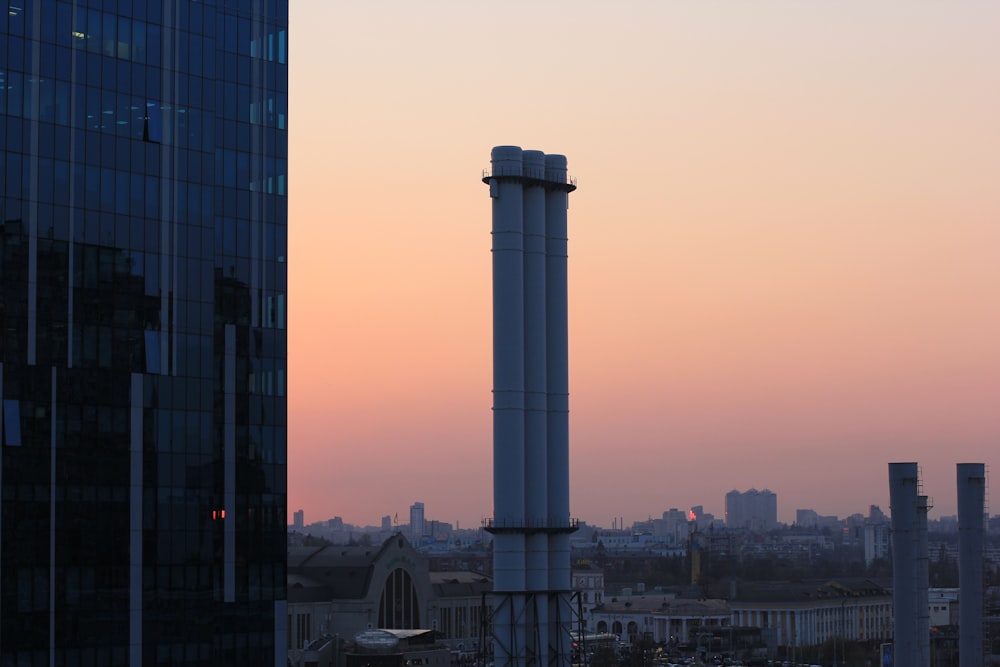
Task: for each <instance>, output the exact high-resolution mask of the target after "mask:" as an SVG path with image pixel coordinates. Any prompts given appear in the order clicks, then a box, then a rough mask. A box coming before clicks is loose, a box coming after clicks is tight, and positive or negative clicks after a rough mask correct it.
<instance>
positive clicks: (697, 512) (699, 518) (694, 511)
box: [688, 505, 715, 530]
mask: <svg viewBox="0 0 1000 667" xmlns="http://www.w3.org/2000/svg"><path fill="white" fill-rule="evenodd" d="M688 518H689V519H690V520H691V523H693V524H694V527H695V529H697V530H708V529H709V528H710V527H712V526H713V525H714V524H715V515H714V514H709V513H708V512H706V511H705V508H704V507H702V506H701V505H695V506H694V507H692V508H691V512H690V513H689V514H688Z"/></svg>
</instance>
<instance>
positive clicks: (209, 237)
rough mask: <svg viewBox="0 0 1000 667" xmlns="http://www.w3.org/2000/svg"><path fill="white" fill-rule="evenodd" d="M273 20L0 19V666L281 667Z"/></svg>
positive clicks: (169, 12)
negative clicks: (0, 488) (198, 666)
mask: <svg viewBox="0 0 1000 667" xmlns="http://www.w3.org/2000/svg"><path fill="white" fill-rule="evenodd" d="M287 25H288V3H287V0H202V1H194V0H148V1H144V0H138V1H136V2H117V3H116V2H109V1H108V0H73V1H62V0H23V1H22V2H16V3H15V2H10V3H5V9H4V10H3V11H2V12H0V49H2V54H3V55H2V56H0V149H2V152H0V157H2V159H0V405H2V409H0V436H2V438H0V439H2V446H0V453H2V456H0V484H2V513H0V665H52V664H54V665H66V666H67V667H77V666H91V665H94V666H96V665H100V666H102V667H103V666H106V665H131V666H138V665H206V666H207V665H212V666H215V665H234V664H239V665H269V666H272V665H284V664H285V654H286V642H287V630H286V602H285V600H286V592H285V589H286V584H285V579H286V572H285V531H286V509H285V507H286V502H285V498H286V421H287V417H286V398H285V384H286V357H287V335H286V312H285V307H286V293H287V268H286V266H287V265H286V263H285V256H286V253H287V212H288V206H287V196H286V195H287V190H286V188H287V178H286V174H287V145H288V142H287V129H286V116H287V111H286V110H287V103H288V92H287V91H288V67H287V34H288V33H287Z"/></svg>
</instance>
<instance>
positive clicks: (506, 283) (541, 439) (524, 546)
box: [483, 146, 576, 667]
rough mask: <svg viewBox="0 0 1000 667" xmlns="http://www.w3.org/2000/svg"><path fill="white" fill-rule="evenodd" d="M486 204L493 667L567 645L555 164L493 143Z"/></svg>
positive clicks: (550, 657)
mask: <svg viewBox="0 0 1000 667" xmlns="http://www.w3.org/2000/svg"><path fill="white" fill-rule="evenodd" d="M491 165H492V166H491V169H490V171H489V172H487V173H486V174H484V175H483V182H485V183H487V184H489V186H490V198H491V199H492V201H493V519H492V520H491V521H490V522H489V525H488V526H487V529H488V530H489V531H490V532H491V533H493V536H494V537H493V576H494V613H493V634H494V637H493V640H494V641H493V646H494V656H493V659H494V663H495V665H496V667H531V666H538V667H543V666H544V667H549V666H550V665H558V666H560V667H562V666H566V665H568V664H569V658H570V648H571V637H570V632H571V626H570V621H571V612H570V605H569V594H570V553H569V533H571V532H572V531H573V530H575V525H574V524H573V522H572V521H571V520H570V516H569V406H568V396H569V388H568V382H569V380H568V365H569V361H568V354H567V349H568V347H567V307H566V209H567V206H568V195H569V193H570V192H572V191H573V190H575V189H576V186H575V185H574V184H573V183H571V182H570V181H569V180H568V178H567V171H566V158H565V157H563V156H562V155H545V154H544V153H542V152H541V151H533V150H521V148H520V147H517V146H497V147H495V148H494V149H493V152H492V155H491Z"/></svg>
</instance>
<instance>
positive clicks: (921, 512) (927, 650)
mask: <svg viewBox="0 0 1000 667" xmlns="http://www.w3.org/2000/svg"><path fill="white" fill-rule="evenodd" d="M929 510H930V505H929V504H928V502H927V496H924V495H919V496H917V662H916V663H914V664H916V665H918V666H919V665H924V666H929V665H930V664H931V618H930V613H931V612H930V600H929V599H928V594H927V586H928V583H929V581H930V571H929V570H930V567H929V566H930V563H929V560H928V558H927V512H928V511H929Z"/></svg>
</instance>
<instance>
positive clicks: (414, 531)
mask: <svg viewBox="0 0 1000 667" xmlns="http://www.w3.org/2000/svg"><path fill="white" fill-rule="evenodd" d="M423 536H424V504H423V503H413V504H412V505H410V539H411V540H413V541H414V542H415V543H419V542H420V539H421V538H422V537H423Z"/></svg>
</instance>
